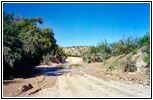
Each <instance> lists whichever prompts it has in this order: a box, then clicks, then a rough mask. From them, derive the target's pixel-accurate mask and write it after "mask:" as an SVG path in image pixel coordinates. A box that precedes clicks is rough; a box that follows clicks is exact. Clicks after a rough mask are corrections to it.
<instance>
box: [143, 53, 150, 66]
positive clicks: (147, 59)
mask: <svg viewBox="0 0 153 100" xmlns="http://www.w3.org/2000/svg"><path fill="white" fill-rule="evenodd" d="M143 60H144V62H146V63H147V64H148V65H150V55H147V56H145V57H144V59H143Z"/></svg>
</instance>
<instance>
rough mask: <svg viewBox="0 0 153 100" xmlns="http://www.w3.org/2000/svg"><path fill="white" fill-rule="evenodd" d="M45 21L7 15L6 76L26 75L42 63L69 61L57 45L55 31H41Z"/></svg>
mask: <svg viewBox="0 0 153 100" xmlns="http://www.w3.org/2000/svg"><path fill="white" fill-rule="evenodd" d="M38 24H43V18H41V17H38V18H24V17H21V16H15V15H14V14H8V13H6V12H4V13H3V71H4V76H9V75H15V74H23V73H25V72H29V71H31V70H32V69H33V66H36V65H39V64H40V63H44V64H50V63H52V62H55V63H59V62H63V61H64V60H65V59H66V55H65V54H64V52H63V51H62V49H61V48H60V47H59V46H58V45H57V44H56V39H55V38H54V32H53V30H52V29H51V28H39V27H38Z"/></svg>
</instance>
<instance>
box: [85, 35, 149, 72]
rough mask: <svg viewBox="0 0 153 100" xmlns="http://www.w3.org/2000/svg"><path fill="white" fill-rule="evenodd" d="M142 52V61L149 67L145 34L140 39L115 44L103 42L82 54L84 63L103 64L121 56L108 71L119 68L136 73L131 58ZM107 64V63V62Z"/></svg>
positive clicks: (130, 38) (147, 41)
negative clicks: (109, 59)
mask: <svg viewBox="0 0 153 100" xmlns="http://www.w3.org/2000/svg"><path fill="white" fill-rule="evenodd" d="M138 52H142V53H144V54H145V56H144V57H143V61H144V62H145V63H147V66H148V67H149V66H150V34H149V33H147V34H146V35H144V36H143V37H141V38H132V37H128V38H126V39H121V40H119V41H118V42H115V43H107V41H106V40H105V41H104V42H102V43H99V44H98V45H97V46H92V47H91V48H89V51H87V52H85V53H83V54H82V57H83V60H84V62H87V63H91V62H103V63H106V61H107V59H108V58H111V57H114V56H123V57H122V59H115V60H114V61H113V62H111V64H110V65H109V66H107V69H108V70H112V69H116V67H117V68H120V69H123V70H124V71H126V72H133V71H136V68H135V63H136V62H135V61H134V60H131V59H132V56H133V55H135V54H137V53H138ZM107 63H109V62H107Z"/></svg>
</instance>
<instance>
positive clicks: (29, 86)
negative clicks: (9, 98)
mask: <svg viewBox="0 0 153 100" xmlns="http://www.w3.org/2000/svg"><path fill="white" fill-rule="evenodd" d="M31 88H33V86H32V85H31V84H26V85H23V86H22V87H21V88H19V89H18V91H17V92H18V93H22V92H25V91H27V90H29V89H31Z"/></svg>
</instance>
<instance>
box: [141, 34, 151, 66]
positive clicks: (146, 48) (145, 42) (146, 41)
mask: <svg viewBox="0 0 153 100" xmlns="http://www.w3.org/2000/svg"><path fill="white" fill-rule="evenodd" d="M139 43H140V46H142V47H143V49H142V50H141V51H143V52H146V53H147V56H146V57H144V62H146V63H147V64H148V66H149V65H150V34H149V33H148V34H146V35H144V36H143V37H142V38H141V39H140V41H139Z"/></svg>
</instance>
